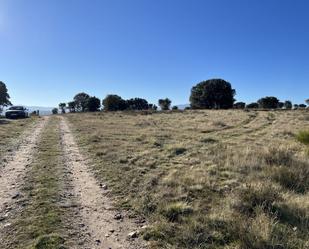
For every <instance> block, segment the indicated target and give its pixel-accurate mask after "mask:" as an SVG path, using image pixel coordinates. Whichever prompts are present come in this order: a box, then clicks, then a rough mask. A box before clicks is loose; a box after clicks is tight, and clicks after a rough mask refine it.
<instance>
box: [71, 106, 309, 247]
mask: <svg viewBox="0 0 309 249" xmlns="http://www.w3.org/2000/svg"><path fill="white" fill-rule="evenodd" d="M67 117H68V119H69V121H70V124H71V127H72V129H73V131H74V133H75V136H76V138H77V141H78V143H79V145H80V146H81V148H82V149H83V152H84V153H85V155H87V156H88V157H89V158H91V159H92V160H93V162H94V171H95V174H96V176H97V178H98V179H99V180H100V181H102V182H103V181H104V182H106V183H107V184H108V187H109V188H110V189H111V190H112V193H113V196H115V202H116V204H117V206H118V207H119V208H123V209H129V210H132V212H134V213H136V214H138V215H140V216H142V217H145V218H146V220H147V222H148V224H149V226H148V228H147V229H146V230H145V231H144V232H143V237H144V239H145V240H148V241H149V243H150V246H151V248H226V249H227V248H243V249H245V248H254V249H264V248H265V249H266V248H267V249H268V248H291V249H292V248H293V249H305V248H308V247H309V244H308V243H309V242H308V241H309V235H308V234H309V233H308V231H309V193H308V190H309V157H308V147H307V145H305V144H304V143H301V142H299V141H298V140H297V134H298V133H299V131H303V130H309V114H308V112H305V111H303V112H302V111H249V112H244V111H236V110H230V111H185V112H167V113H153V114H147V113H144V114H136V113H94V114H76V115H75V114H72V115H68V116H67ZM298 136H301V135H298ZM299 140H300V141H301V140H302V139H301V138H300V139H299Z"/></svg>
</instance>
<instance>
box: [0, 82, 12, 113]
mask: <svg viewBox="0 0 309 249" xmlns="http://www.w3.org/2000/svg"><path fill="white" fill-rule="evenodd" d="M8 105H12V103H11V102H10V95H9V94H8V89H7V88H6V85H5V84H4V83H3V82H2V81H0V113H1V112H2V108H3V106H8Z"/></svg>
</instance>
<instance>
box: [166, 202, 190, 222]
mask: <svg viewBox="0 0 309 249" xmlns="http://www.w3.org/2000/svg"><path fill="white" fill-rule="evenodd" d="M161 213H162V215H163V216H164V217H165V218H166V219H167V220H168V221H170V222H177V221H180V219H181V217H183V216H188V215H190V214H192V213H193V208H192V207H190V206H189V205H188V204H186V203H183V202H176V203H172V204H169V205H167V206H166V207H165V208H164V209H163V210H161Z"/></svg>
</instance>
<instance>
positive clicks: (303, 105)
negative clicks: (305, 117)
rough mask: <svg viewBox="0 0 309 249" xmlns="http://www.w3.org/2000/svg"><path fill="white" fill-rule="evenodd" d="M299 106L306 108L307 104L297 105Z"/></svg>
mask: <svg viewBox="0 0 309 249" xmlns="http://www.w3.org/2000/svg"><path fill="white" fill-rule="evenodd" d="M298 107H299V108H306V107H307V106H306V105H305V104H300V105H298Z"/></svg>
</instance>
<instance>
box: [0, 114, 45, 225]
mask: <svg viewBox="0 0 309 249" xmlns="http://www.w3.org/2000/svg"><path fill="white" fill-rule="evenodd" d="M48 119H49V118H48V117H45V118H42V119H41V120H40V121H38V123H37V124H35V126H34V127H33V128H32V129H30V130H27V131H25V133H24V134H22V136H21V137H20V139H19V140H18V141H17V144H18V149H17V150H15V151H13V152H10V153H8V154H7V155H5V156H4V157H3V159H2V160H3V162H4V163H3V165H2V166H1V168H0V215H1V216H7V215H9V210H10V205H11V204H12V202H13V201H14V200H15V199H16V198H17V197H18V195H19V190H20V187H21V186H22V183H23V179H24V175H25V171H26V168H27V166H28V165H30V164H31V162H32V159H33V154H34V151H35V150H36V148H37V144H38V142H39V138H40V134H41V133H42V130H43V129H44V127H45V125H46V123H47V121H48ZM1 226H3V224H1V225H0V228H1Z"/></svg>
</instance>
